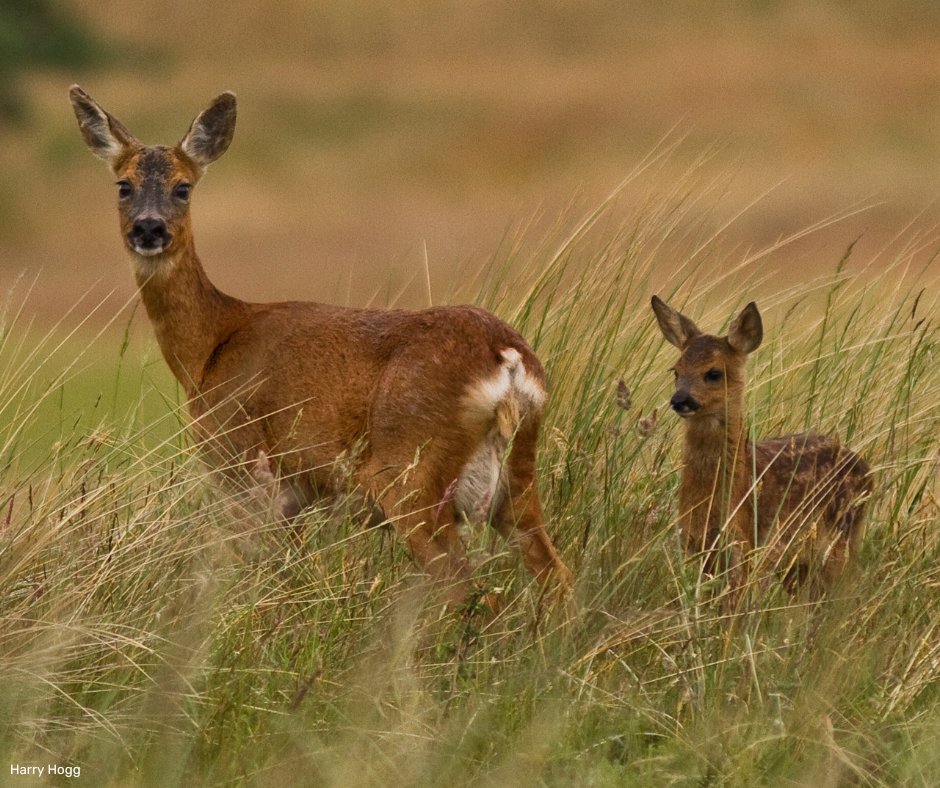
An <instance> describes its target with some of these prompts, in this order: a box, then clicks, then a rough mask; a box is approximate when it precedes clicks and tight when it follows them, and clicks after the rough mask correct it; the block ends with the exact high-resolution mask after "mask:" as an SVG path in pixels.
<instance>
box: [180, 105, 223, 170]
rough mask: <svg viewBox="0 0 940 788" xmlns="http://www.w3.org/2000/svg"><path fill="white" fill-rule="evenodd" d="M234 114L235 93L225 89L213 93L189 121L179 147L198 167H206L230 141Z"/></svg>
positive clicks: (220, 153)
mask: <svg viewBox="0 0 940 788" xmlns="http://www.w3.org/2000/svg"><path fill="white" fill-rule="evenodd" d="M235 115H236V105H235V94H234V93H232V92H231V91H226V92H225V93H222V94H221V95H219V96H216V97H215V98H214V99H213V100H212V103H211V104H210V105H209V106H208V107H207V108H206V109H204V110H203V111H202V112H200V113H199V115H198V116H197V117H196V119H195V120H194V121H193V122H192V125H191V126H190V127H189V131H187V132H186V136H185V137H183V140H182V142H180V144H179V147H180V150H182V151H183V153H185V154H186V155H187V156H189V158H190V159H192V160H193V161H194V162H195V163H196V164H197V165H199V167H201V168H203V169H204V168H206V167H208V166H209V165H210V164H212V162H214V161H215V160H216V159H217V158H219V156H221V155H222V154H223V153H225V151H227V150H228V146H229V145H231V144H232V138H233V137H234V136H235Z"/></svg>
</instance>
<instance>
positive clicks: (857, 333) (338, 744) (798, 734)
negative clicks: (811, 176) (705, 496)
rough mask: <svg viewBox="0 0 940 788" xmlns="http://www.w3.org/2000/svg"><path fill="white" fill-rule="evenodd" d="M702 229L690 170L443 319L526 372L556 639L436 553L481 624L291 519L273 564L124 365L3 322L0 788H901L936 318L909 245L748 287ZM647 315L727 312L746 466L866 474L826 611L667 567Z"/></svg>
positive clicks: (149, 385) (321, 524)
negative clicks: (523, 345)
mask: <svg viewBox="0 0 940 788" xmlns="http://www.w3.org/2000/svg"><path fill="white" fill-rule="evenodd" d="M656 166H658V164H657V160H656V157H655V156H654V157H651V159H650V160H648V161H646V162H645V163H644V164H643V165H641V166H640V167H638V170H637V172H636V173H634V176H633V177H636V178H638V177H639V176H640V175H641V174H642V173H641V171H642V170H643V169H644V167H645V168H653V169H655V168H656ZM630 185H631V182H630V181H629V180H628V182H627V183H626V184H625V188H629V187H630ZM710 197H711V195H710V194H709V192H708V188H707V187H706V186H703V185H702V183H701V182H700V181H699V179H698V176H697V174H696V173H695V171H694V170H693V171H691V172H690V173H689V175H688V177H687V178H686V179H684V180H682V181H679V182H677V183H676V184H675V186H674V188H673V189H672V190H671V191H670V192H668V193H660V194H658V195H655V196H654V195H651V196H650V199H649V200H647V201H646V204H645V205H644V207H643V208H642V210H637V211H636V212H635V213H633V214H632V215H630V216H628V217H627V218H626V219H625V220H621V219H620V218H619V217H618V219H617V220H616V222H615V221H614V220H612V219H611V216H610V214H609V212H608V210H607V208H608V206H606V205H603V204H602V205H600V206H599V207H598V209H597V210H595V211H592V212H588V213H584V214H582V215H579V216H569V217H567V218H565V219H564V220H561V221H560V223H559V225H558V226H557V227H554V228H551V229H550V230H549V231H547V232H544V234H542V235H541V236H540V238H537V239H535V240H534V241H533V240H532V239H528V241H523V240H521V239H520V238H512V237H509V238H507V239H506V240H505V242H504V244H503V245H502V246H501V247H500V248H499V249H498V250H497V251H496V252H495V253H494V255H493V259H492V260H491V262H490V263H489V264H487V265H486V266H484V267H482V268H480V269H479V270H477V271H468V272H466V274H465V275H463V276H461V277H460V278H459V282H460V288H459V289H455V292H454V293H452V294H451V295H450V296H449V297H448V299H447V300H448V301H464V300H469V301H473V302H476V303H480V304H483V305H485V306H487V307H489V308H490V309H492V310H494V311H495V312H497V313H498V314H500V315H501V316H502V317H504V318H506V319H507V320H509V321H510V322H511V323H513V324H514V325H515V326H517V327H518V328H519V329H520V330H521V331H522V333H523V334H524V335H526V336H527V337H528V338H530V340H531V341H532V343H533V345H534V346H535V348H536V349H537V351H538V352H539V354H540V356H541V357H542V359H543V360H544V361H545V363H546V367H547V370H548V375H549V381H550V384H551V405H550V409H549V412H548V415H547V418H546V423H545V427H544V432H543V438H542V446H541V455H540V468H541V480H540V481H541V491H542V494H543V496H544V498H543V499H544V502H545V508H546V512H547V518H548V524H549V528H550V530H551V533H552V535H553V538H554V540H555V543H556V545H557V546H558V547H559V549H560V550H561V552H562V553H563V555H564V557H565V560H566V561H567V562H568V564H569V566H570V567H571V568H572V569H573V571H574V572H575V574H576V577H577V582H576V587H575V599H576V602H577V606H578V610H579V614H578V615H577V616H576V618H574V619H573V620H565V618H564V617H563V616H561V615H560V614H559V613H558V612H557V611H552V610H551V609H549V608H548V607H547V606H546V605H545V604H544V600H542V599H540V597H539V595H538V593H537V591H536V589H535V588H534V586H533V585H532V584H531V582H530V579H529V578H528V576H527V575H526V574H525V572H524V571H523V570H522V569H521V567H520V566H519V565H518V562H517V561H516V560H515V559H514V558H513V557H512V556H511V555H510V554H508V552H507V550H506V548H505V545H504V544H503V543H502V542H500V541H498V540H496V539H494V537H493V535H491V534H488V533H486V532H485V531H483V530H480V531H478V532H474V533H472V534H471V535H470V537H469V539H470V541H469V545H468V547H469V549H470V552H471V555H472V556H473V559H474V563H475V564H476V566H477V568H476V577H477V579H478V581H479V583H480V585H481V588H486V589H490V590H493V589H498V590H499V593H500V594H501V595H502V599H503V600H504V603H505V605H504V609H503V610H502V612H500V613H499V615H497V616H495V617H491V616H488V615H487V614H486V612H485V611H484V610H482V609H481V608H480V607H479V606H474V605H470V606H468V607H467V608H466V609H464V610H461V611H458V612H456V613H455V612H453V611H451V612H448V611H445V610H443V609H441V608H438V607H435V606H433V605H430V604H429V603H428V601H427V600H428V595H427V593H426V592H427V588H426V585H425V581H424V579H423V578H422V577H421V576H420V574H419V573H417V572H416V571H415V569H414V568H413V566H412V565H411V563H410V561H409V559H408V556H407V554H406V552H405V550H404V548H403V546H402V544H401V543H400V542H399V541H398V540H397V539H395V538H393V537H392V536H390V535H389V534H387V533H385V532H384V531H382V530H380V529H379V530H364V529H362V528H361V527H360V526H359V525H358V524H357V523H356V522H351V521H349V520H348V519H347V520H344V521H342V522H337V521H336V518H332V519H331V518H330V517H329V513H328V512H327V511H325V510H312V511H309V512H308V513H307V514H306V515H305V516H304V528H305V535H306V536H305V543H304V544H303V545H302V546H298V545H297V544H296V543H294V542H292V541H291V540H290V539H289V538H287V537H286V535H285V534H284V532H283V527H282V526H281V525H279V524H278V522H277V521H276V519H275V518H274V517H273V516H271V515H270V513H267V512H265V511H264V510H263V509H262V508H258V507H255V508H252V507H250V506H246V505H245V504H244V501H243V500H242V499H240V498H238V497H237V496H233V495H231V494H229V492H227V491H226V490H225V489H223V488H221V487H219V486H218V485H217V484H216V483H215V482H214V481H213V479H212V477H211V476H210V475H209V473H208V472H207V469H206V468H205V467H204V466H203V465H202V464H201V463H200V461H199V459H198V457H197V456H196V453H195V451H194V448H195V447H193V446H192V445H191V442H190V440H189V439H188V438H187V436H186V430H185V424H186V417H185V415H184V414H183V412H182V405H181V403H180V402H179V399H178V395H177V393H176V391H175V388H174V386H172V385H170V383H169V380H168V377H167V375H166V373H165V372H164V371H163V369H162V366H161V364H162V361H161V360H160V359H159V358H157V357H155V356H154V355H153V354H154V348H153V345H152V343H150V344H149V345H148V344H145V345H144V346H143V347H138V346H137V345H136V340H133V332H132V331H125V332H123V334H124V335H125V337H126V339H124V340H122V339H120V337H121V336H122V332H121V331H117V332H115V331H113V330H109V331H106V332H105V333H104V334H103V335H102V336H103V337H105V338H104V339H101V338H99V340H98V341H97V342H90V341H89V340H88V338H87V334H83V333H82V332H83V331H84V329H83V328H82V326H81V323H82V320H83V318H84V317H85V316H86V315H87V314H88V313H90V312H91V306H87V307H81V306H80V307H79V308H78V309H77V310H76V313H75V314H73V315H69V316H66V318H65V319H64V320H63V322H62V324H61V325H60V326H59V327H57V328H56V329H55V330H52V331H50V332H49V335H48V336H47V337H45V338H42V337H37V336H36V333H35V329H34V328H33V327H30V326H29V325H28V324H24V321H23V318H22V317H21V316H20V317H19V318H18V316H17V308H16V306H15V299H14V303H12V304H11V305H9V306H8V308H7V310H6V313H5V319H4V325H3V333H2V349H0V361H2V364H3V374H2V376H0V378H2V381H3V383H2V389H0V411H2V412H3V414H4V419H3V425H4V426H3V432H2V434H0V447H2V455H0V456H2V470H0V474H2V476H0V487H2V489H3V491H4V498H3V501H2V502H0V529H2V533H3V548H2V551H0V593H2V596H3V599H4V600H5V602H4V605H3V607H2V610H0V618H2V621H0V676H2V684H3V687H4V692H3V693H2V697H0V704H2V714H0V751H2V753H3V759H4V761H9V763H10V764H11V765H12V764H41V765H47V764H58V765H60V766H63V767H65V766H71V767H79V768H80V769H81V778H80V779H81V780H83V781H85V782H86V783H90V784H94V785H122V786H123V785H137V784H139V785H180V784H185V785H226V784H247V785H265V786H267V785H294V784H311V785H337V786H345V785H356V786H367V785H386V784H388V783H389V782H390V781H395V782H397V783H400V784H402V785H500V786H504V785H520V786H521V785H559V786H561V785H575V784H576V785H596V786H604V785H637V786H649V785H741V786H744V785H757V784H767V785H785V784H793V785H801V784H808V783H813V784H815V785H824V786H830V785H831V786H837V785H878V786H882V785H883V786H888V785H891V786H896V785H931V784H936V782H937V781H938V780H940V758H938V755H937V753H938V752H940V750H938V748H937V742H938V735H940V654H938V646H937V632H938V628H940V594H938V592H937V589H938V583H940V569H938V567H940V560H938V559H940V537H938V533H937V529H936V526H937V523H938V520H940V517H938V515H940V503H938V495H940V488H938V463H940V408H938V407H937V401H938V398H940V371H938V365H937V361H936V357H937V352H938V347H940V333H938V332H940V327H938V325H937V322H936V315H937V313H938V312H937V308H938V304H937V298H938V292H940V291H938V288H937V282H936V281H932V280H931V279H930V275H929V272H928V273H925V272H924V270H916V269H914V268H912V264H911V261H912V259H914V258H915V257H917V256H919V255H921V254H922V252H923V248H924V243H923V242H922V241H920V240H918V239H913V238H908V239H904V238H901V239H900V240H899V241H898V243H897V244H896V245H895V246H893V247H891V248H889V249H886V250H884V252H883V253H882V254H881V255H880V256H879V257H878V258H877V259H875V260H868V261H866V260H857V259H855V258H854V257H853V255H854V250H852V249H846V250H845V254H844V255H842V256H840V257H836V258H834V259H833V260H832V261H831V265H830V266H829V267H828V269H827V270H824V271H820V272H819V273H818V275H817V276H815V277H813V278H808V279H806V280H804V281H802V282H800V283H798V284H797V285H794V286H792V287H790V288H788V289H780V288H769V287H767V282H766V266H767V265H768V261H771V260H773V259H774V258H775V256H777V255H781V254H785V253H786V239H784V240H783V241H781V242H780V243H779V244H774V245H773V246H771V247H768V248H765V249H763V250H759V251H755V252H742V251H740V250H732V251H731V252H729V251H727V250H726V249H725V248H724V247H723V244H722V235H721V232H720V231H718V232H716V231H715V230H714V229H713V227H714V224H713V222H711V221H698V220H696V219H695V216H696V215H697V210H698V208H699V207H700V205H701V203H703V202H708V200H709V199H710ZM539 232H541V231H539ZM671 260H683V261H684V262H683V264H682V265H679V266H675V267H674V268H673V269H672V270H671V271H670V273H669V274H668V275H666V276H664V275H663V270H664V266H665V265H666V261H671ZM850 263H851V265H852V266H853V271H852V273H849V272H848V270H849V267H850ZM703 268H707V269H708V270H709V271H711V272H712V273H710V274H709V276H707V277H706V276H704V275H701V269H703ZM210 270H211V265H210ZM715 270H719V271H723V272H724V273H723V274H720V275H715V274H714V273H713V272H714V271H715ZM928 271H929V269H928ZM654 288H655V289H656V291H658V292H659V293H660V294H661V295H663V296H664V297H667V298H669V299H670V301H671V302H672V303H675V304H677V305H681V306H682V307H683V309H684V311H687V312H689V313H694V314H696V316H697V317H699V318H701V320H700V325H705V326H709V327H714V328H716V329H717V327H718V326H724V325H726V324H727V321H728V320H729V319H730V317H731V316H732V315H733V314H735V313H736V311H737V310H738V309H739V308H740V306H741V305H743V303H745V302H746V301H747V300H750V299H751V298H752V297H753V295H754V294H755V293H757V294H758V296H759V297H758V300H759V303H760V306H761V308H762V311H763V313H764V316H765V326H766V339H765V344H764V345H763V346H762V347H761V348H760V349H759V350H758V351H757V352H756V353H755V355H754V358H753V359H752V362H751V376H752V380H751V385H750V387H749V396H748V410H749V418H750V424H751V429H752V430H753V432H754V434H755V435H768V434H779V433H782V432H787V431H793V430H797V429H801V428H804V427H810V426H811V427H813V428H817V429H822V430H827V431H832V432H835V433H837V434H838V435H840V436H841V438H842V439H843V440H844V441H845V442H846V443H847V444H849V445H852V446H853V447H855V448H857V449H858V450H860V451H861V452H862V453H863V454H864V455H865V457H866V458H867V459H868V461H869V462H870V463H871V465H872V467H873V468H874V473H875V479H876V483H875V494H874V496H873V498H872V501H871V503H870V508H869V523H868V528H867V534H866V537H865V540H864V543H863V547H862V551H861V555H859V556H858V560H857V564H856V566H855V568H854V570H853V572H852V575H851V577H849V578H846V579H845V581H844V582H842V583H841V584H840V585H839V586H838V587H837V588H836V589H835V590H834V591H833V592H832V593H831V594H830V595H829V597H828V598H826V599H825V600H823V601H821V602H813V601H811V600H807V599H801V598H791V597H789V596H788V595H787V594H786V593H785V592H784V591H783V590H782V589H781V588H780V587H779V586H778V585H776V584H771V585H770V586H769V587H768V588H765V589H760V588H758V587H757V585H756V584H755V585H754V586H753V587H750V588H749V589H748V593H747V597H746V605H745V606H744V608H743V609H742V610H741V611H740V612H739V613H737V614H734V615H729V614H726V613H723V612H722V606H721V596H722V594H723V593H724V584H723V582H722V580H721V579H717V580H716V579H710V578H708V577H703V576H701V575H700V573H699V572H698V571H697V568H696V565H695V562H689V561H686V560H685V558H684V556H683V555H682V553H681V550H680V548H679V545H678V541H677V535H676V525H675V523H676V513H675V510H674V494H675V488H676V484H677V480H678V476H677V468H678V462H679V456H678V449H679V446H678V443H679V435H680V425H678V424H677V423H676V422H677V421H678V419H677V418H675V417H674V416H673V415H672V414H671V413H669V412H668V408H665V407H664V405H665V404H666V400H667V398H668V395H669V393H671V392H670V386H671V377H672V376H671V374H670V373H669V368H670V366H671V365H672V363H673V362H674V349H672V348H670V347H664V343H663V342H662V340H661V338H660V336H659V333H658V329H656V326H655V322H654V320H653V316H652V313H651V311H650V309H649V305H648V302H649V296H650V294H651V292H653V290H654ZM27 303H28V298H27ZM92 306H93V305H92ZM83 310H84V311H83ZM20 311H26V310H20ZM117 315H118V317H116V318H114V319H119V320H126V315H124V313H117ZM142 317H143V316H137V317H136V318H135V319H136V320H141V319H142ZM70 331H72V332H74V336H72V337H71V338H68V335H69V332H70ZM63 337H66V338H65V339H63ZM108 337H110V338H111V339H108ZM88 347H91V348H92V350H90V351H89V350H87V348H88ZM110 347H113V356H112V357H111V358H107V355H108V353H109V352H110V351H107V350H106V351H105V352H104V353H103V352H102V348H105V349H107V348H110ZM102 356H104V358H102ZM621 378H622V379H623V380H624V381H625V383H626V385H627V386H628V388H629V390H630V396H629V400H630V402H626V401H625V398H624V397H621V398H620V402H619V403H618V401H617V384H618V381H619V380H620V379H621ZM96 389H97V393H96ZM70 398H73V400H74V401H77V402H82V403H85V405H84V410H80V411H79V412H78V415H76V411H75V409H74V408H69V407H68V406H67V405H66V403H67V402H69V401H70ZM92 401H93V402H94V403H95V404H94V406H92V405H91V404H90V403H91V402H92ZM57 414H58V416H57ZM56 418H58V421H57V420H56ZM50 425H52V426H50ZM37 436H38V437H37ZM43 436H45V437H43ZM30 441H31V442H30ZM27 779H29V778H19V777H17V778H14V777H10V778H7V777H4V780H5V781H6V780H9V781H10V784H26V780H27ZM72 779H74V778H72ZM68 781H69V778H67V777H65V776H61V775H57V776H52V777H48V776H47V777H45V778H43V779H40V780H36V784H45V783H46V782H48V783H49V784H59V783H65V782H68Z"/></svg>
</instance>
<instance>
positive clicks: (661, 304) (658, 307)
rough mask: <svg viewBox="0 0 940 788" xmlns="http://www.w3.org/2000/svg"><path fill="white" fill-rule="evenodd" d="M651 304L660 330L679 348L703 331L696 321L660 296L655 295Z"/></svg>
mask: <svg viewBox="0 0 940 788" xmlns="http://www.w3.org/2000/svg"><path fill="white" fill-rule="evenodd" d="M650 304H651V306H652V307H653V312H655V314H656V322H657V323H659V330H660V331H662V332H663V336H664V337H666V339H667V341H669V342H671V343H672V344H673V345H675V346H676V347H677V348H679V350H682V349H683V348H684V347H685V346H686V345H687V344H688V343H689V340H690V339H692V337H696V336H698V335H699V334H701V333H702V332H701V331H700V330H699V328H698V326H696V325H695V323H693V322H692V321H691V320H689V318H687V317H686V316H685V315H683V314H681V313H679V312H677V311H676V310H675V309H673V308H672V307H671V306H669V304H667V303H666V302H665V301H663V300H662V299H661V298H660V297H659V296H653V298H652V299H651V301H650Z"/></svg>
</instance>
